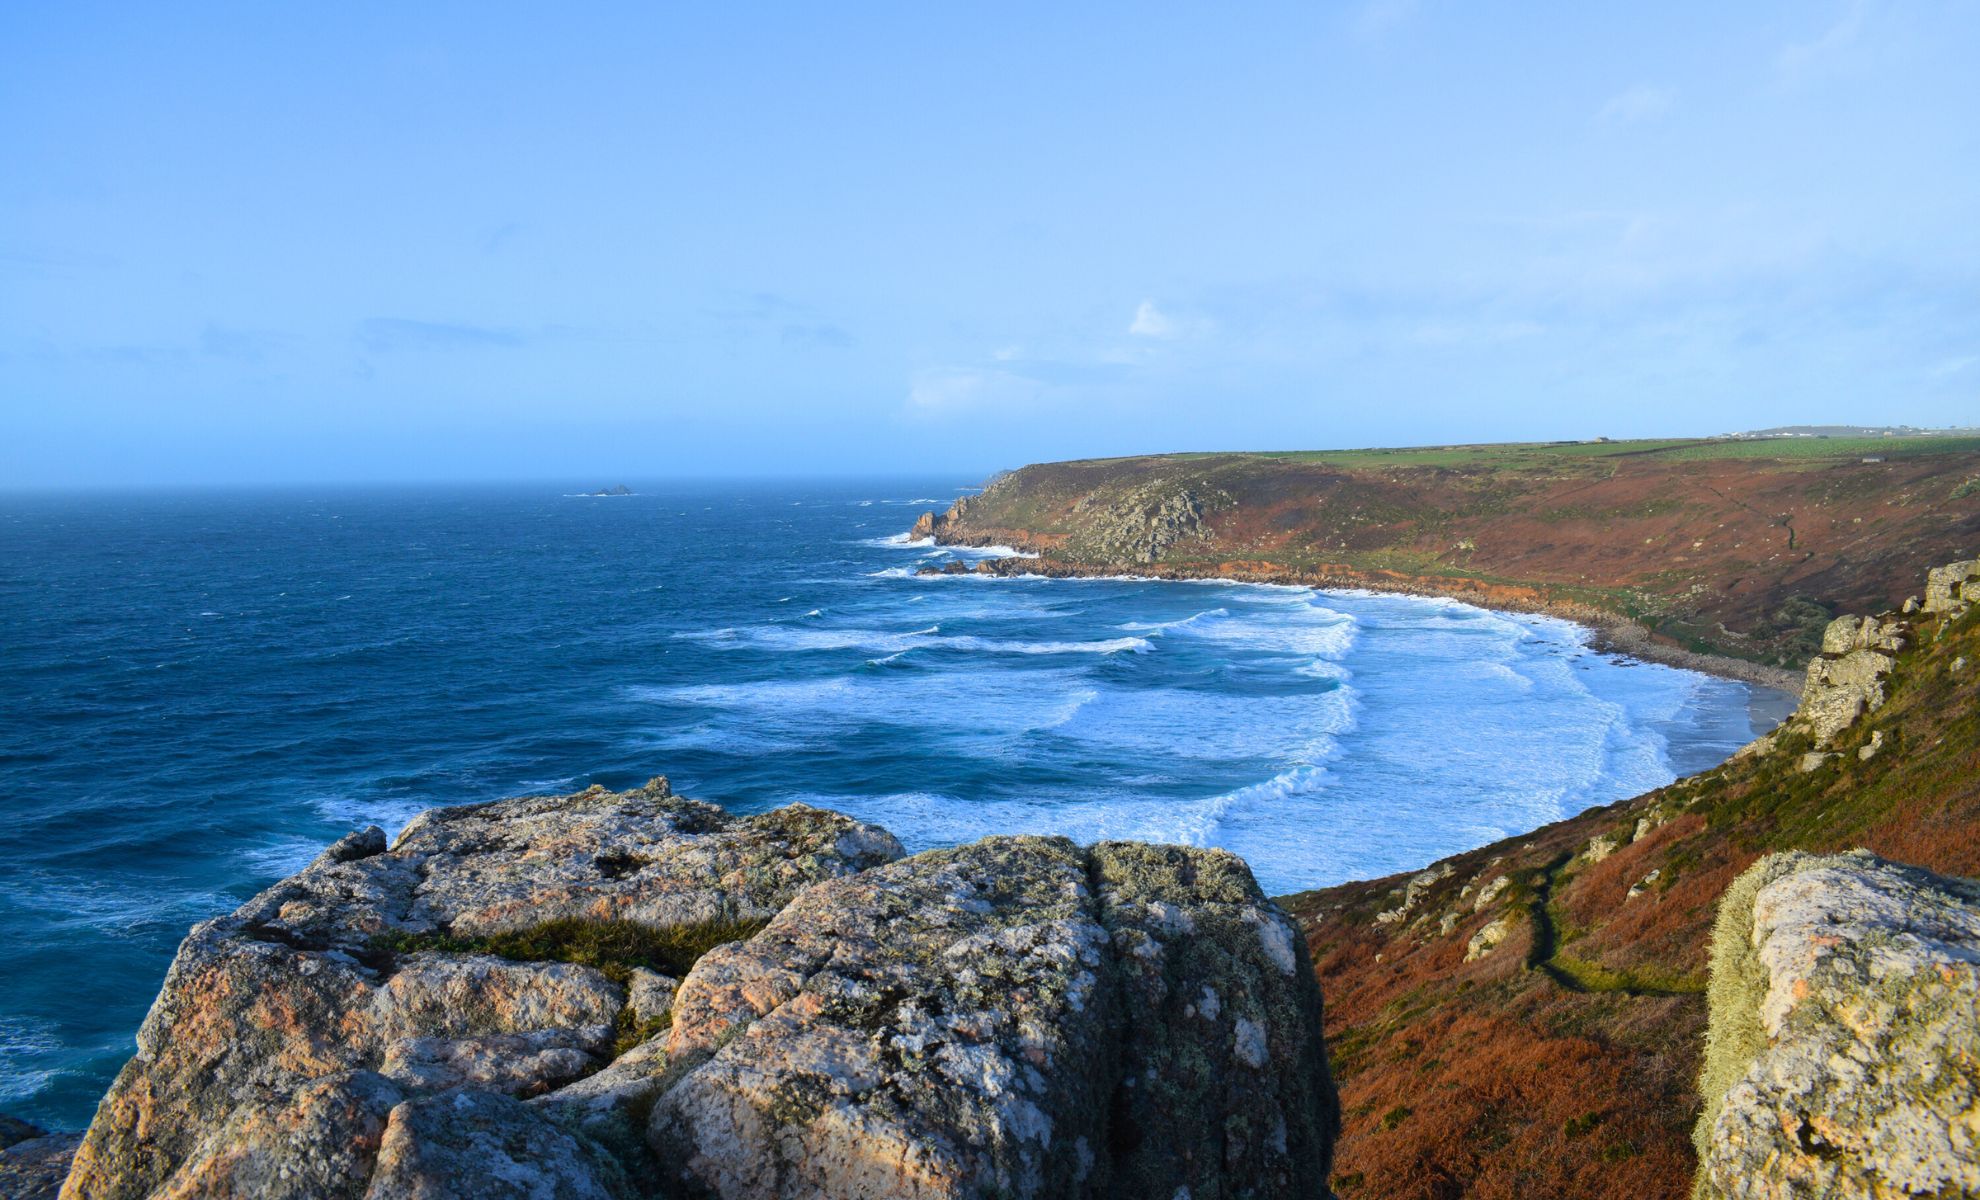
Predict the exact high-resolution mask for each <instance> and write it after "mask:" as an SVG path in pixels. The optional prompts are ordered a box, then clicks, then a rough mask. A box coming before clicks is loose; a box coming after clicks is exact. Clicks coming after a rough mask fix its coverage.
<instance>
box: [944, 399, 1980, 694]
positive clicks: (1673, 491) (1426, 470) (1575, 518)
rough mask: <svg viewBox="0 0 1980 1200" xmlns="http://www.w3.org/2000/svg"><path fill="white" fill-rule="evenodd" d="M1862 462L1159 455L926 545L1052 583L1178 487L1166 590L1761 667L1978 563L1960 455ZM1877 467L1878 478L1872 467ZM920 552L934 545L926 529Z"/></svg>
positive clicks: (1022, 473) (1781, 451) (1723, 457)
mask: <svg viewBox="0 0 1980 1200" xmlns="http://www.w3.org/2000/svg"><path fill="white" fill-rule="evenodd" d="M1903 448H1904V452H1902V453H1899V452H1896V451H1895V450H1894V451H1892V452H1890V453H1888V454H1878V455H1865V454H1862V453H1859V452H1858V451H1859V450H1860V449H1861V448H1860V447H1855V446H1853V445H1845V444H1843V443H1837V444H1836V447H1835V448H1834V450H1833V451H1832V452H1829V451H1825V448H1824V447H1823V446H1821V445H1820V444H1818V443H1795V444H1793V445H1792V446H1790V445H1788V444H1786V443H1783V444H1781V446H1780V447H1779V448H1775V447H1772V446H1770V444H1768V443H1725V442H1684V443H1658V444H1654V445H1650V446H1648V447H1645V446H1643V445H1640V444H1632V443H1612V444H1604V445H1594V444H1562V445H1559V446H1541V447H1464V448H1457V449H1453V450H1449V451H1434V452H1433V451H1359V452H1348V453H1345V454H1340V455H1327V454H1313V455H1239V454H1220V455H1172V456H1157V457H1145V458H1124V459H1102V460H1089V461H1082V462H1067V463H1045V464H1040V465H1035V466H1029V467H1025V468H1023V469H1022V470H1019V471H1016V472H1013V473H1012V474H1011V475H1010V476H1008V477H1007V478H1006V479H1005V480H1003V481H1001V482H1000V483H999V484H998V486H996V487H993V488H992V489H990V491H989V492H988V493H986V494H985V495H984V496H982V497H980V498H979V499H978V500H977V501H975V502H973V503H971V504H969V505H967V506H966V507H965V509H964V511H963V512H962V513H961V514H960V515H959V518H958V519H957V520H954V521H951V522H949V523H947V524H946V525H945V526H943V527H942V528H941V536H942V537H944V538H945V539H947V540H953V541H962V542H973V543H977V544H987V543H991V542H1004V543H1009V544H1013V545H1018V546H1022V547H1026V548H1029V549H1033V550H1037V551H1040V552H1042V553H1043V554H1044V555H1045V556H1046V560H1047V565H1048V566H1050V565H1052V564H1058V565H1060V566H1062V567H1064V568H1066V569H1075V570H1076V569H1091V568H1096V567H1108V566H1122V565H1133V566H1135V567H1136V569H1144V570H1145V569H1148V567H1149V566H1150V565H1151V564H1145V563H1144V564H1126V563H1108V562H1097V561H1086V560H1085V559H1083V558H1082V556H1081V554H1080V553H1079V552H1078V550H1077V546H1078V545H1079V536H1078V535H1079V533H1080V532H1081V531H1082V530H1084V529H1090V528H1091V527H1092V525H1093V523H1094V522H1095V521H1096V520H1098V519H1100V517H1101V514H1104V513H1106V512H1107V511H1109V505H1108V502H1109V501H1118V500H1120V499H1122V498H1123V497H1128V496H1131V495H1134V494H1142V495H1153V494H1159V493H1162V492H1164V491H1170V490H1175V489H1183V488H1187V489H1189V490H1191V491H1192V492H1193V493H1194V494H1196V495H1198V496H1199V497H1201V498H1203V500H1204V501H1205V506H1206V510H1207V511H1206V514H1205V517H1204V523H1205V526H1206V533H1207V536H1201V537H1188V538H1182V539H1179V540H1177V541H1175V542H1173V543H1172V544H1170V545H1168V546H1166V547H1164V548H1163V549H1162V551H1161V553H1160V555H1159V557H1158V560H1157V562H1156V563H1155V564H1152V565H1154V566H1156V567H1158V568H1159V569H1160V570H1159V573H1169V574H1221V575H1231V576H1234V577H1243V578H1258V579H1268V580H1281V581H1288V582H1305V583H1319V584H1334V585H1351V586H1365V587H1373V588H1377V589H1383V590H1399V591H1424V592H1434V593H1437V594H1440V595H1460V596H1463V597H1465V598H1469V599H1475V600H1478V601H1480V602H1482V603H1486V604H1492V605H1496V606H1499V607H1509V608H1519V609H1542V610H1547V611H1555V612H1559V613H1561V614H1562V615H1567V616H1572V617H1580V618H1582V619H1598V618H1599V617H1600V616H1602V615H1608V616H1614V617H1623V618H1628V619H1631V620H1634V621H1640V622H1642V623H1643V624H1644V625H1646V626H1648V627H1650V628H1651V629H1652V630H1654V631H1655V633H1656V634H1657V635H1658V636H1659V637H1660V638H1662V639H1663V640H1665V641H1666V642H1667V643H1670V644H1675V645H1680V646H1684V647H1686V648H1689V649H1693V650H1700V651H1710V652H1712V653H1716V654H1721V655H1732V656H1735V657H1740V658H1745V659H1750V660H1753V661H1758V662H1766V663H1771V664H1775V665H1789V666H1793V665H1798V664H1799V663H1800V662H1801V661H1803V660H1805V659H1806V658H1807V657H1808V655H1810V654H1812V653H1813V652H1814V649H1815V647H1816V645H1817V643H1818V641H1819V637H1820V633H1821V627H1822V625H1823V624H1824V623H1825V622H1826V620H1827V619H1828V618H1829V617H1830V616H1832V615H1835V614H1836V613H1841V612H1874V611H1877V610H1880V609H1884V608H1890V607H1894V606H1895V605H1896V604H1897V603H1898V602H1900V601H1901V600H1902V599H1903V598H1904V596H1905V595H1906V594H1907V589H1910V590H1916V589H1917V587H1918V584H1919V575H1920V572H1921V570H1922V569H1923V567H1924V566H1925V565H1927V564H1932V563H1939V562H1945V561H1949V560H1951V559H1954V558H1957V557H1960V556H1961V555H1962V553H1969V552H1972V551H1974V550H1980V489H1975V488H1972V487H1970V486H1966V481H1967V480H1969V479H1971V478H1973V477H1975V476H1976V475H1980V443H1976V441H1975V439H1970V438H1969V439H1950V438H1949V439H1916V440H1908V441H1905V442H1904V443H1903ZM1870 459H1875V461H1868V460H1870ZM926 531H929V532H932V531H933V528H932V527H931V528H929V529H928V530H926Z"/></svg>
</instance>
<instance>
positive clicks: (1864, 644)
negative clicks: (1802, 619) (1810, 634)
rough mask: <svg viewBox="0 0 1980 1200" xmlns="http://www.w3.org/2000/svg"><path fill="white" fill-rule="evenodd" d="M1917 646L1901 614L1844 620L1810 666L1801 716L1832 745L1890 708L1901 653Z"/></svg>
mask: <svg viewBox="0 0 1980 1200" xmlns="http://www.w3.org/2000/svg"><path fill="white" fill-rule="evenodd" d="M1910 641H1911V623H1910V622H1909V621H1907V620H1903V619H1901V618H1899V617H1898V616H1896V615H1895V614H1886V615H1885V616H1882V617H1838V618H1836V619H1835V620H1834V621H1832V622H1831V623H1830V624H1829V627H1828V628H1827V629H1826V630H1824V631H1823V633H1822V653H1821V654H1820V655H1819V656H1817V657H1816V658H1815V659H1814V660H1813V661H1812V662H1810V663H1809V664H1808V679H1807V682H1806V684H1804V685H1803V687H1802V691H1801V706H1800V707H1799V708H1798V709H1797V710H1796V711H1795V716H1796V718H1797V719H1798V720H1800V721H1801V722H1802V723H1804V724H1806V725H1807V726H1808V727H1809V728H1810V729H1811V730H1812V731H1813V732H1814V734H1815V744H1816V745H1817V746H1826V745H1828V744H1829V743H1830V742H1831V741H1833V740H1835V737H1836V735H1837V734H1839V733H1841V732H1842V731H1843V730H1845V729H1848V728H1849V727H1850V726H1851V725H1854V724H1855V723H1856V722H1857V720H1858V718H1860V717H1862V716H1863V715H1864V714H1865V713H1871V712H1875V711H1877V710H1878V709H1879V708H1882V707H1883V706H1884V701H1885V699H1886V698H1887V696H1888V688H1887V686H1886V684H1887V681H1888V680H1889V679H1890V674H1891V671H1892V670H1894V669H1895V668H1896V666H1897V656H1898V652H1899V651H1901V650H1903V649H1904V648H1905V646H1907V645H1909V644H1910Z"/></svg>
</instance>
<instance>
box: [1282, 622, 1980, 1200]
mask: <svg viewBox="0 0 1980 1200" xmlns="http://www.w3.org/2000/svg"><path fill="white" fill-rule="evenodd" d="M1919 633H1920V639H1919V641H1920V644H1919V645H1917V646H1916V647H1914V648H1913V649H1911V650H1908V651H1906V652H1905V653H1904V654H1903V655H1902V656H1900V659H1899V667H1898V671H1897V673H1896V674H1895V675H1894V676H1893V686H1892V698H1891V700H1890V702H1889V703H1888V704H1887V705H1886V706H1885V707H1884V708H1882V709H1880V710H1878V711H1877V712H1875V713H1873V714H1871V715H1870V716H1868V717H1866V718H1865V719H1864V720H1863V721H1861V722H1860V723H1859V724H1858V725H1857V726H1856V727H1854V728H1852V729H1851V730H1849V731H1848V732H1846V733H1845V734H1844V735H1843V737H1842V738H1841V739H1840V741H1839V743H1838V745H1837V747H1836V749H1837V750H1838V751H1839V753H1838V755H1837V757H1835V758H1834V759H1831V760H1830V761H1828V762H1826V763H1824V764H1823V765H1821V766H1820V767H1818V768H1816V769H1814V770H1812V771H1807V772H1804V771H1802V770H1801V767H1800V758H1801V755H1802V754H1803V752H1805V751H1807V750H1808V749H1809V748H1810V743H1809V740H1808V735H1807V734H1806V733H1802V732H1798V731H1795V730H1794V729H1793V728H1792V727H1789V729H1788V730H1785V731H1783V733H1782V735H1781V737H1780V739H1779V742H1778V744H1777V745H1776V746H1775V747H1774V748H1773V749H1771V750H1769V751H1766V752H1764V753H1758V754H1754V755H1751V756H1748V757H1745V758H1739V759H1735V760H1733V761H1732V762H1729V763H1727V764H1725V765H1723V766H1721V767H1719V768H1717V769H1715V770H1712V771H1708V772H1705V773H1703V774H1701V775H1697V776H1693V777H1691V778H1689V779H1684V780H1680V781H1679V782H1677V783H1675V784H1672V785H1671V786H1669V787H1667V788H1663V789H1660V790H1658V791H1655V792H1651V793H1649V794H1647V795H1644V796H1640V797H1637V798H1636V799H1633V800H1629V801H1625V802H1623V803H1621V804H1617V805H1611V806H1608V807H1605V808H1600V809H1593V810H1590V811H1589V812H1586V813H1583V814H1581V815H1579V816H1577V817H1574V818H1572V819H1570V820H1566V821H1562V822H1559V823H1557V824H1554V825H1549V826H1547V827H1545V828H1542V829H1539V830H1536V831H1534V832H1533V833H1531V834H1528V835H1526V836H1524V837H1519V838H1513V839H1509V840H1507V841H1504V842H1500V843H1498V844H1495V845H1492V846H1486V847H1484V848H1482V849H1479V850H1474V851H1471V852H1469V853H1467V854H1462V855H1458V856H1456V857H1454V858H1451V859H1447V860H1445V861H1444V863H1441V864H1437V866H1438V867H1439V868H1441V867H1442V866H1446V865H1448V866H1449V867H1450V868H1451V870H1450V873H1449V874H1448V876H1446V877H1444V878H1442V879H1440V880H1437V881H1436V882H1435V883H1434V884H1432V885H1430V886H1428V887H1426V888H1423V889H1420V894H1419V896H1418V899H1417V902H1416V904H1415V905H1414V906H1413V907H1412V908H1411V909H1410V910H1409V911H1408V912H1407V913H1406V914H1404V915H1403V917H1402V918H1400V919H1398V920H1391V921H1386V922H1384V921H1378V920H1376V915H1377V914H1378V913H1380V912H1383V911H1384V910H1393V909H1394V908H1395V907H1396V905H1397V904H1398V903H1399V902H1400V898H1401V897H1402V896H1403V894H1404V892H1403V887H1402V885H1403V884H1404V883H1406V882H1407V877H1402V876H1398V877H1396V878H1391V879H1385V880H1376V881H1373V882H1367V883H1353V884H1347V885H1344V886H1342V887H1337V888H1330V889H1326V890H1324V891H1318V892H1308V893H1303V894H1301V895H1298V896H1294V897H1289V898H1287V899H1285V900H1284V901H1282V903H1285V904H1286V905H1287V907H1288V908H1289V909H1291V910H1292V911H1293V913H1294V914H1295V915H1296V916H1297V917H1298V918H1299V920H1300V921H1301V924H1302V926H1303V928H1304V929H1305V930H1306V932H1307V937H1308V942H1309V945H1310V946H1311V948H1312V951H1313V956H1314V962H1315V969H1316V971H1317V972H1318V974H1319V977H1320V983H1321V990H1322V992H1323V993H1324V994H1325V996H1326V1001H1327V1036H1328V1042H1329V1046H1330V1048H1331V1051H1332V1053H1333V1056H1334V1060H1335V1065H1336V1069H1337V1072H1338V1079H1339V1084H1340V1089H1341V1103H1342V1110H1343V1114H1344V1117H1345V1127H1344V1130H1343V1134H1342V1139H1341V1143H1340V1147H1339V1151H1338V1154H1337V1164H1336V1171H1337V1177H1336V1180H1335V1185H1336V1188H1337V1190H1338V1191H1339V1193H1340V1194H1341V1195H1342V1196H1343V1197H1344V1200H1362V1198H1364V1197H1389V1198H1394V1200H1403V1198H1405V1197H1407V1198H1411V1200H1418V1198H1425V1197H1445V1196H1460V1195H1462V1196H1507V1197H1510V1196H1521V1197H1547V1196H1559V1197H1579V1196H1592V1195H1629V1196H1641V1197H1670V1198H1671V1200H1677V1198H1679V1197H1682V1196H1684V1195H1686V1194H1687V1193H1688V1190H1689V1180H1690V1176H1691V1171H1692V1167H1693V1162H1694V1160H1693V1157H1692V1149H1691V1145H1690V1141H1689V1132H1690V1128H1691V1124H1692V1122H1693V1120H1694V1119H1695V1117H1696V1115H1697V1104H1698V1099H1697V1095H1696V1091H1695V1081H1696V1075H1697V1070H1698V1062H1699V1055H1700V1052H1701V1050H1702V1031H1703V1028H1704V1022H1705V1005H1704V996H1703V991H1704V984H1705V969H1706V960H1707V952H1708V941H1709V937H1710V932H1711V922H1712V917H1713V914H1714V912H1715V910H1716V907H1717V904H1718V899H1719V896H1720V895H1721V893H1723V892H1724V890H1725V887H1726V885H1727V884H1728V883H1730V882H1731V881H1732V879H1733V878H1734V876H1736V875H1737V874H1738V873H1739V872H1740V871H1741V870H1743V869H1745V867H1746V866H1748V865H1749V864H1750V863H1752V862H1753V861H1754V860H1755V859H1756V858H1758V857H1759V856H1760V855H1762V854H1765V853H1769V852H1771V851H1774V850H1780V849H1789V848H1796V849H1807V850H1841V849H1847V848H1850V847H1853V846H1865V847H1868V848H1870V849H1872V850H1874V851H1876V852H1877V853H1879V854H1882V855H1885V856H1887V857H1891V858H1895V859H1899V860H1901V861H1905V862H1911V863H1917V864H1919V865H1922V866H1925V867H1928V868H1930V869H1932V870H1935V871H1940V872H1946V873H1950V874H1955V875H1980V705H1976V704H1975V702H1974V698H1975V691H1976V688H1980V609H1975V610H1972V611H1969V612H1968V613H1967V614H1966V615H1965V616H1964V617H1961V618H1960V619H1958V620H1956V621H1946V620H1938V619H1929V618H1928V619H1925V620H1922V621H1921V622H1920V624H1919ZM1961 659H1964V660H1965V661H1964V665H1963V666H1961V667H1960V669H1959V670H1958V671H1955V670H1954V665H1955V664H1956V663H1958V662H1959V661H1960V660H1961ZM1873 731H1881V732H1882V734H1883V736H1884V742H1883V744H1882V748H1881V749H1880V750H1878V751H1877V752H1876V753H1875V755H1874V757H1872V758H1870V759H1869V760H1867V761H1866V760H1863V759H1861V758H1859V757H1858V754H1857V751H1858V750H1859V749H1861V748H1862V747H1863V746H1866V745H1868V744H1869V743H1870V738H1871V734H1872V732H1873ZM1639 823H1641V824H1639ZM1639 828H1641V829H1642V833H1641V834H1640V836H1639V835H1638V833H1637V831H1638V829H1639ZM1597 839H1604V840H1607V841H1613V842H1615V843H1617V845H1616V848H1614V849H1613V850H1611V851H1610V852H1609V853H1608V854H1607V855H1606V856H1605V857H1600V858H1599V861H1595V860H1594V856H1592V855H1590V854H1589V847H1590V844H1591V843H1592V842H1595V841H1596V840H1597ZM1652 872H1655V873H1656V874H1655V875H1654V876H1652ZM1500 876H1505V877H1506V878H1507V880H1508V883H1507V884H1506V885H1505V886H1504V890H1503V891H1502V892H1501V893H1500V895H1499V896H1497V897H1496V898H1495V899H1494V900H1493V901H1492V902H1490V903H1487V904H1485V905H1484V906H1483V907H1482V909H1481V910H1479V911H1474V907H1475V906H1476V904H1477V900H1476V898H1477V897H1478V895H1479V893H1480V891H1481V890H1482V889H1483V888H1485V887H1487V886H1489V885H1490V884H1491V883H1492V882H1493V881H1494V880H1495V879H1497V878H1498V877H1500ZM1632 887H1634V888H1636V889H1637V895H1636V896H1634V897H1632V896H1630V895H1629V893H1630V890H1631V888H1632ZM1502 915H1510V916H1511V917H1512V918H1513V920H1514V921H1515V922H1516V924H1517V928H1516V930H1515V932H1514V933H1513V934H1512V935H1511V936H1510V937H1509V938H1508V940H1506V941H1505V942H1503V943H1501V944H1500V945H1499V946H1498V947H1497V948H1496V949H1495V950H1493V951H1492V952H1491V953H1489V954H1487V955H1486V956H1484V957H1483V958H1480V959H1478V960H1476V961H1473V962H1469V963H1467V962H1465V961H1464V959H1465V954H1466V947H1467V945H1468V942H1469V939H1470V938H1471V937H1472V935H1473V934H1475V933H1476V932H1477V931H1478V930H1479V929H1480V928H1482V927H1483V926H1485V925H1486V924H1487V923H1488V922H1489V921H1491V920H1493V919H1495V918H1496V917H1498V916H1502ZM1451 916H1455V918H1456V919H1455V920H1452V921H1450V922H1449V924H1448V927H1446V923H1445V919H1446V918H1447V917H1451Z"/></svg>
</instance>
